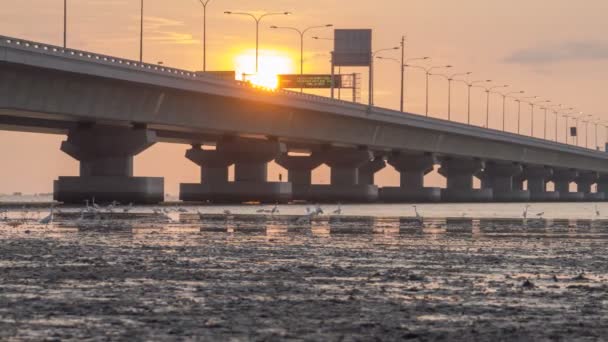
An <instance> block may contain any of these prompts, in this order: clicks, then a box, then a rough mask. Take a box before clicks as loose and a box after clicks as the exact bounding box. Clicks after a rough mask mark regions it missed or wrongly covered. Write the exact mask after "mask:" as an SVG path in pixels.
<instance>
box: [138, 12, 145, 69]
mask: <svg viewBox="0 0 608 342" xmlns="http://www.w3.org/2000/svg"><path fill="white" fill-rule="evenodd" d="M143 61H144V0H141V6H140V16H139V62H140V63H143Z"/></svg>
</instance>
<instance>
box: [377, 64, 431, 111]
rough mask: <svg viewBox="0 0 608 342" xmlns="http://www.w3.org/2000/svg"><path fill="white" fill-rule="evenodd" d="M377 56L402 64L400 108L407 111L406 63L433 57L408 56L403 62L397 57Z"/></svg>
mask: <svg viewBox="0 0 608 342" xmlns="http://www.w3.org/2000/svg"><path fill="white" fill-rule="evenodd" d="M376 58H378V59H381V60H386V61H393V62H396V63H397V64H399V66H400V67H399V68H400V69H401V70H400V71H401V74H402V75H403V77H402V78H401V106H400V107H399V108H400V110H401V112H402V113H403V112H404V111H405V67H406V64H407V63H409V62H412V61H422V60H429V59H431V57H416V58H408V59H406V60H405V63H402V62H401V61H399V60H398V59H396V58H390V57H382V56H378V57H376Z"/></svg>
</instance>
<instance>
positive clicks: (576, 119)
mask: <svg viewBox="0 0 608 342" xmlns="http://www.w3.org/2000/svg"><path fill="white" fill-rule="evenodd" d="M579 114H580V115H579V116H577V117H575V118H574V122H575V125H576V137H575V138H576V139H575V140H576V146H579V144H578V136H579V134H578V126H579V124H578V123H579V121H582V120H581V119H582V118H588V117H591V114H585V113H583V112H580V113H579ZM585 135H586V133H585ZM585 138H586V137H585ZM579 147H580V146H579Z"/></svg>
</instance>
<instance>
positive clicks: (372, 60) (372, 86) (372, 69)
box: [368, 46, 400, 108]
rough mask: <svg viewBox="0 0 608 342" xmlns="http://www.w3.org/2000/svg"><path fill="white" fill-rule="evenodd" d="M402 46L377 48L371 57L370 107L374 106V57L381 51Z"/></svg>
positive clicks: (397, 48)
mask: <svg viewBox="0 0 608 342" xmlns="http://www.w3.org/2000/svg"><path fill="white" fill-rule="evenodd" d="M399 49H400V47H399V46H395V47H392V48H387V49H380V50H376V51H374V52H372V56H371V57H372V58H371V59H370V62H369V63H370V64H369V100H368V103H369V107H370V108H371V107H373V106H374V58H375V57H376V55H377V54H379V53H380V52H384V51H392V50H399Z"/></svg>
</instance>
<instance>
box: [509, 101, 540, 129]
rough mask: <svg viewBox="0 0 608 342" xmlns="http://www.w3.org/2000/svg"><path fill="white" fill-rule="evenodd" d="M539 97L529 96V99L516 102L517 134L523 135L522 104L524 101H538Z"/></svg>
mask: <svg viewBox="0 0 608 342" xmlns="http://www.w3.org/2000/svg"><path fill="white" fill-rule="evenodd" d="M537 98H538V96H529V97H523V98H518V99H516V100H515V102H517V134H521V133H520V132H521V102H522V101H523V100H533V99H537ZM524 102H525V101H524Z"/></svg>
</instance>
